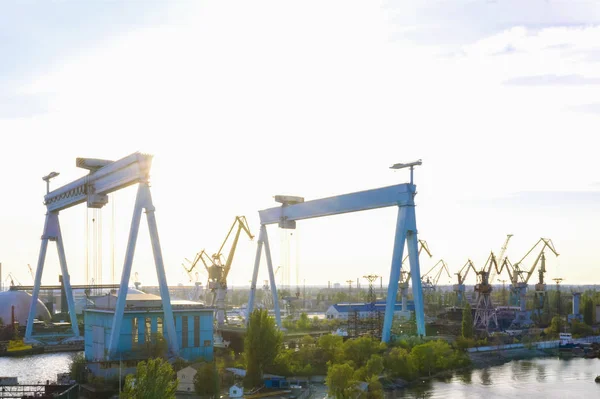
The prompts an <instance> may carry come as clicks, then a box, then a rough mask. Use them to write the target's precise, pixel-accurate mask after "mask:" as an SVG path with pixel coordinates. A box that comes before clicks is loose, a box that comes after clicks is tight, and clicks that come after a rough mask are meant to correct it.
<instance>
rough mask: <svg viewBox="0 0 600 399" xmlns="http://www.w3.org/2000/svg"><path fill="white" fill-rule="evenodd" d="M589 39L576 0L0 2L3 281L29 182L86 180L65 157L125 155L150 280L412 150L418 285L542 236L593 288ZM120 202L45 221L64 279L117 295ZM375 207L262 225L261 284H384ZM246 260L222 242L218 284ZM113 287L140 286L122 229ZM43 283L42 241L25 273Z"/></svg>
mask: <svg viewBox="0 0 600 399" xmlns="http://www.w3.org/2000/svg"><path fill="white" fill-rule="evenodd" d="M599 43H600V3H598V2H595V1H558V0H545V1H541V0H531V1H527V2H522V1H511V0H507V1H502V0H497V1H491V0H490V1H484V0H478V1H473V0H455V1H431V2H427V3H426V4H424V3H422V2H414V1H334V0H331V1H304V2H290V1H262V0H257V1H253V2H243V1H184V0H176V1H168V2H167V1H160V0H154V1H150V0H147V1H141V0H136V1H134V0H91V1H80V0H60V1H59V0H56V1H36V0H27V1H25V0H22V1H17V0H8V1H5V2H2V5H0V54H2V58H3V60H2V62H0V134H1V136H2V138H3V144H2V146H0V167H1V170H2V177H3V179H2V180H3V185H4V190H3V194H4V195H3V196H2V200H1V202H0V203H1V204H2V207H1V209H0V226H2V229H0V261H1V262H2V266H3V269H2V273H3V275H2V276H3V277H2V280H6V276H7V273H9V272H10V273H12V274H13V275H14V276H15V278H16V279H17V280H19V281H20V282H21V283H22V284H24V285H27V284H31V282H32V278H31V275H30V274H29V270H28V268H27V265H28V264H30V265H31V266H32V267H33V269H34V270H35V267H36V265H37V261H38V253H39V245H40V235H41V232H42V228H43V222H44V214H45V207H44V205H43V195H44V194H45V185H44V182H43V181H42V180H41V177H42V176H44V175H46V174H48V173H49V172H50V171H57V172H60V176H59V177H57V178H55V179H54V180H53V181H52V187H53V188H56V187H59V186H62V185H64V184H67V183H68V182H70V181H72V180H74V179H76V178H78V177H80V176H83V175H84V174H85V171H84V170H83V169H78V168H76V167H75V158H77V157H91V158H101V159H110V160H117V159H120V158H122V157H125V156H127V155H129V154H131V153H133V152H136V151H141V152H145V153H150V154H152V155H153V156H154V160H153V165H152V171H151V174H152V178H151V182H152V188H151V189H152V194H153V200H154V204H155V206H156V217H157V221H158V228H159V234H160V239H161V244H162V251H163V256H164V260H165V269H166V272H167V279H168V282H169V284H172V285H175V284H179V283H183V284H189V279H188V277H187V276H186V274H185V272H184V271H183V268H182V267H181V264H182V262H184V259H185V258H190V259H191V258H193V256H194V254H195V253H196V252H198V251H200V250H201V249H203V248H205V249H206V250H207V251H208V252H209V253H213V252H216V250H217V249H218V247H219V246H220V244H221V242H222V240H223V239H224V237H225V234H226V233H227V231H228V229H229V227H230V225H231V223H232V222H233V220H234V217H235V216H236V215H245V216H246V217H247V218H248V221H249V224H250V228H251V230H252V232H253V234H255V235H256V236H257V235H258V230H259V220H258V210H260V209H265V208H269V207H271V206H274V205H276V203H275V202H274V201H273V198H272V197H273V196H274V195H277V194H288V195H299V196H303V197H305V198H306V199H307V200H309V199H316V198H321V197H327V196H332V195H336V194H343V193H349V192H354V191H361V190H365V189H371V188H376V187H381V186H387V185H393V184H398V183H403V182H406V181H407V180H408V174H407V172H406V171H392V170H390V169H389V166H390V165H392V164H394V163H397V162H405V161H412V160H415V159H422V160H423V165H422V166H420V167H418V168H417V169H416V170H415V183H416V184H417V187H418V194H417V196H416V199H415V201H416V204H417V208H416V212H417V225H418V231H419V238H421V239H424V240H426V241H427V242H428V244H429V247H430V248H431V251H432V254H433V257H432V258H431V259H428V258H426V257H422V259H421V268H422V270H423V271H426V270H427V269H429V268H430V267H431V266H433V265H434V264H435V263H436V262H437V261H438V260H439V259H444V260H445V262H446V263H447V264H448V266H449V268H450V270H451V272H452V273H454V272H456V271H458V270H459V269H460V268H461V267H462V266H463V265H464V264H465V262H466V261H467V259H472V260H473V262H474V263H475V265H476V267H478V268H480V267H482V266H483V264H484V263H485V261H486V259H487V257H488V255H489V253H490V251H495V252H496V253H498V252H499V251H500V248H501V246H502V244H503V242H504V240H505V238H506V235H507V234H513V235H514V236H513V237H512V239H511V241H510V244H509V247H508V250H507V256H508V257H509V259H511V260H512V261H513V262H516V261H517V260H519V259H520V258H521V257H522V256H523V255H524V254H525V253H526V252H527V251H528V250H529V249H530V247H531V246H533V245H534V244H535V243H536V242H537V241H538V239H539V238H540V237H547V238H551V239H552V241H553V243H554V245H555V247H556V250H557V251H558V252H559V254H560V256H559V257H554V256H547V258H548V260H547V269H548V273H547V275H546V279H547V280H548V281H549V279H551V278H554V277H562V278H564V279H565V283H569V284H583V283H586V284H587V283H598V282H599V280H600V276H599V274H598V272H597V270H598V269H597V268H598V266H599V261H600V254H599V253H598V251H597V243H598V242H599V240H600V232H599V231H598V228H597V226H598V225H600V223H599V222H600V201H599V200H600V176H599V175H598V170H600V158H599V157H598V156H597V152H598V146H597V143H598V139H597V134H598V132H597V126H598V123H599V122H600V95H599V93H600V72H598V71H599V70H600V68H599V67H600V45H599ZM16 188H19V190H18V192H17V191H15V189H16ZM13 194H14V195H13ZM17 194H18V195H17ZM134 197H135V188H134V187H130V188H128V189H125V190H122V191H119V192H117V193H114V194H113V195H112V196H111V199H110V204H109V205H107V206H106V207H105V208H104V209H103V210H102V211H101V212H100V213H101V216H100V215H99V214H97V213H94V211H93V210H89V211H87V210H86V209H85V207H84V206H78V207H76V208H72V209H68V210H65V211H63V212H61V214H60V219H61V226H62V231H63V235H64V241H65V247H66V254H67V261H68V265H69V270H70V274H71V280H72V282H73V283H78V284H82V283H85V282H86V277H87V281H88V282H89V281H90V279H91V277H92V276H93V275H94V274H100V273H99V272H98V270H99V269H101V270H102V273H101V276H98V277H99V278H98V280H99V281H102V282H104V283H108V282H111V281H113V270H114V279H115V280H117V281H118V280H119V278H120V273H121V269H122V264H123V260H124V252H125V247H126V243H127V234H128V231H129V223H130V220H131V214H132V211H133V201H134ZM396 212H397V209H394V208H387V209H380V210H375V211H366V212H360V213H354V214H348V215H343V216H335V217H329V218H322V219H314V220H309V221H303V222H301V223H300V222H299V223H298V228H297V230H296V231H295V232H293V236H290V235H289V234H290V232H289V231H288V232H282V231H278V230H277V229H276V228H275V227H269V237H270V241H271V246H272V251H273V259H274V264H275V267H277V266H281V267H282V269H281V272H279V273H278V277H277V279H278V282H279V283H287V284H291V285H296V284H300V285H302V284H304V283H306V284H323V285H326V284H327V282H328V281H331V282H332V283H336V282H338V283H342V284H343V282H344V281H346V280H348V279H352V280H356V278H361V277H362V276H364V275H367V274H376V275H381V276H383V281H384V282H385V283H387V280H388V278H389V269H390V262H391V255H392V246H393V239H394V228H395V219H396ZM92 219H94V221H92ZM86 220H87V222H86ZM100 220H101V221H102V222H101V223H102V229H100V228H99V227H95V231H96V233H94V228H93V227H91V226H97V225H98V224H99V222H100ZM86 223H87V226H88V227H87V230H86ZM98 237H100V238H98ZM255 250H256V238H255V239H254V240H253V241H250V240H249V239H247V238H246V237H242V238H241V239H240V242H239V245H238V250H237V252H236V258H235V260H234V263H233V267H232V272H231V274H230V276H229V284H230V286H234V287H235V286H242V285H248V283H249V280H250V279H251V275H252V267H253V262H254V253H255ZM86 253H87V255H86ZM547 255H548V253H547ZM523 264H524V265H531V264H533V258H528V259H526V260H524V263H523ZM100 265H101V266H100ZM86 268H87V270H88V272H87V273H86ZM94 268H95V269H96V272H94V271H93V270H94ZM133 272H137V273H138V278H139V280H140V281H141V282H142V284H147V285H154V284H156V273H155V269H154V264H153V258H152V252H151V248H150V242H149V237H148V234H147V225H146V224H145V221H144V222H142V225H141V232H140V235H139V240H138V245H137V249H136V255H135V260H134V265H133ZM58 273H59V266H58V257H57V255H56V250H55V248H54V244H51V245H50V247H49V250H48V255H47V261H46V266H45V268H44V275H43V282H44V283H45V284H50V283H52V284H55V283H57V282H58V277H57V275H58ZM452 277H453V279H452V280H450V279H449V278H447V277H444V278H442V279H441V280H440V283H450V282H452V283H453V282H454V278H455V276H454V275H453V276H452ZM536 277H537V274H535V275H534V278H536ZM205 278H206V276H205V273H201V274H200V279H201V281H204V279H205ZM265 278H266V264H265V263H264V256H263V263H262V264H261V270H260V273H259V281H260V282H262V280H263V279H265ZM474 282H475V279H474V276H473V275H471V276H469V279H468V280H467V283H470V284H473V283H474ZM2 283H3V284H7V283H8V281H3V282H2ZM532 283H533V281H532ZM363 284H366V282H365V281H364V280H363Z"/></svg>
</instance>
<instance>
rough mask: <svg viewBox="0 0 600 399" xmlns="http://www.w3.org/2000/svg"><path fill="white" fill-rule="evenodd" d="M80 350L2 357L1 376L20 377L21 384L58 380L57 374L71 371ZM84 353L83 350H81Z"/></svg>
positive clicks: (0, 362) (0, 359) (0, 361)
mask: <svg viewBox="0 0 600 399" xmlns="http://www.w3.org/2000/svg"><path fill="white" fill-rule="evenodd" d="M77 353H78V352H65V353H46V354H42V355H33V356H23V357H0V376H2V377H18V378H19V384H37V383H45V382H46V380H50V381H56V374H58V373H65V372H68V371H69V366H70V365H71V360H72V359H73V357H74V356H75V355H76V354H77ZM79 353H83V352H79Z"/></svg>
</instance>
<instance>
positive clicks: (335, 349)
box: [318, 334, 344, 363]
mask: <svg viewBox="0 0 600 399" xmlns="http://www.w3.org/2000/svg"><path fill="white" fill-rule="evenodd" d="M343 343H344V338H342V337H341V336H340V335H333V334H326V335H323V336H321V337H320V338H319V342H318V347H319V348H320V349H321V351H322V352H321V353H322V356H323V358H324V359H323V360H324V362H325V363H327V362H332V363H338V362H339V360H340V359H341V357H342V356H343V351H342V344H343Z"/></svg>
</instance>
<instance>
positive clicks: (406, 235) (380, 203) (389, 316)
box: [248, 161, 425, 342]
mask: <svg viewBox="0 0 600 399" xmlns="http://www.w3.org/2000/svg"><path fill="white" fill-rule="evenodd" d="M420 164H421V161H416V162H413V163H409V164H396V165H394V166H392V167H391V168H392V169H400V168H407V167H410V169H411V182H410V183H409V184H398V185H394V186H389V187H383V188H377V189H373V190H366V191H360V192H356V193H351V194H342V195H339V196H335V197H328V198H322V199H317V200H312V201H307V202H304V198H302V197H292V196H276V197H275V200H276V201H277V202H280V203H281V204H282V206H280V207H274V208H269V209H265V210H262V211H259V212H258V214H259V217H260V223H261V227H260V234H259V238H258V247H257V251H256V258H255V263H254V272H253V275H252V285H251V287H250V297H249V299H248V314H250V313H251V312H252V310H253V307H254V297H255V291H256V281H257V279H258V267H259V264H260V257H261V251H262V246H263V245H264V247H265V254H266V258H267V266H268V269H269V279H270V281H271V292H272V294H273V296H274V302H276V301H277V297H276V295H277V288H276V286H275V279H274V275H273V265H272V261H271V252H270V248H269V241H268V235H267V226H268V225H270V224H276V223H277V224H278V225H279V227H281V228H288V229H293V228H295V227H296V221H298V220H304V219H311V218H317V217H325V216H332V215H339V214H343V213H350V212H358V211H364V210H369V209H378V208H384V207H389V206H398V208H399V209H398V217H397V220H396V237H395V241H394V250H393V254H392V267H391V270H390V280H389V284H388V295H387V303H386V310H385V318H384V325H383V334H382V341H383V342H389V340H390V336H391V334H390V333H391V326H392V320H393V317H394V307H395V304H396V295H397V291H398V280H399V279H400V270H401V264H402V259H403V252H404V245H405V243H406V242H408V245H407V247H408V253H409V259H410V268H411V274H412V280H413V284H412V286H413V296H414V298H415V313H416V319H417V332H418V334H419V335H423V336H424V335H425V319H424V311H423V291H422V287H421V277H420V275H421V273H420V266H419V258H418V253H417V252H418V237H417V227H416V216H415V208H414V206H415V204H414V196H415V195H416V186H415V185H414V184H413V183H412V171H413V167H414V166H416V165H420ZM275 317H276V321H277V325H278V326H281V316H280V312H279V305H278V304H277V303H275Z"/></svg>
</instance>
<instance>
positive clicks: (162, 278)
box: [139, 183, 179, 354]
mask: <svg viewBox="0 0 600 399" xmlns="http://www.w3.org/2000/svg"><path fill="white" fill-rule="evenodd" d="M139 189H140V190H142V191H144V194H145V200H146V206H145V208H146V220H147V221H148V230H150V242H151V243H152V253H153V255H154V265H155V267H156V276H157V277H158V287H159V290H160V297H161V299H162V305H163V313H164V316H165V318H164V320H165V327H166V328H167V339H168V342H169V348H170V349H171V353H173V354H177V353H179V346H178V343H177V334H176V333H175V320H174V318H173V309H172V307H171V296H170V294H169V285H168V284H167V276H166V275H165V265H164V262H163V257H162V250H161V248H160V240H159V238H158V227H157V225H156V216H155V215H154V205H153V204H152V195H151V194H150V188H149V187H148V184H147V183H143V184H140V187H139Z"/></svg>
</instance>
